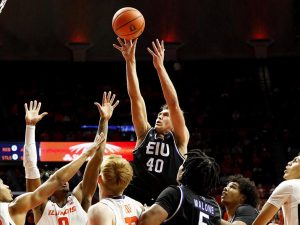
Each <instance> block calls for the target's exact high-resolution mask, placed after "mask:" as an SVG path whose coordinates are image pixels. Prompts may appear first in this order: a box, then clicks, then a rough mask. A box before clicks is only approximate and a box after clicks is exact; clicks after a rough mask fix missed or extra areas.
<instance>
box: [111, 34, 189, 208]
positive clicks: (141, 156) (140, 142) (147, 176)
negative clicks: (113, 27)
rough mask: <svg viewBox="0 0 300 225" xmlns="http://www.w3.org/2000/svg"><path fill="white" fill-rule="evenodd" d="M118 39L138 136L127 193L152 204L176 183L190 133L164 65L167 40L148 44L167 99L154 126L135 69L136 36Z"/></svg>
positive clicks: (116, 46)
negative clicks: (149, 118) (167, 188)
mask: <svg viewBox="0 0 300 225" xmlns="http://www.w3.org/2000/svg"><path fill="white" fill-rule="evenodd" d="M118 42H119V44H120V45H115V44H114V45H113V46H114V47H115V48H116V49H118V50H119V51H120V52H121V53H122V55H123V57H124V59H125V61H126V76H127V90H128V94H129V97H130V101H131V113H132V121H133V125H134V128H135V132H136V136H137V142H136V149H135V150H134V152H133V156H134V159H133V161H132V167H133V170H134V177H133V180H132V182H131V183H130V185H129V186H128V188H127V189H126V190H125V194H126V195H128V196H130V197H132V198H134V199H136V200H138V201H140V202H142V203H147V204H152V203H153V202H154V199H156V197H157V196H158V194H159V193H160V192H161V191H162V190H163V189H164V188H166V187H167V186H168V185H171V184H176V173H177V171H178V168H179V166H180V165H181V164H182V163H183V160H184V158H183V155H184V154H185V153H186V151H187V144H188V141H189V137H190V135H189V132H188V129H187V127H186V124H185V119H184V116H183V112H182V110H181V108H180V106H179V101H178V97H177V93H176V90H175V88H174V85H173V83H172V81H171V80H170V78H169V75H168V73H167V71H166V69H165V67H164V52H165V48H164V42H163V41H161V42H159V41H158V40H156V41H153V42H152V49H150V48H148V52H149V53H150V54H151V55H152V57H153V65H154V67H155V69H156V71H157V74H158V77H159V80H160V84H161V88H162V91H163V95H164V98H165V101H166V103H167V104H166V106H164V107H163V108H162V110H161V112H160V113H159V114H158V116H157V119H156V123H155V126H154V127H153V128H152V127H151V126H150V124H149V122H148V118H147V111H146V105H145V102H144V99H143V97H142V95H141V92H140V88H139V81H138V77H137V72H136V59H135V50H136V44H137V39H135V40H133V41H132V40H130V41H126V40H124V41H122V40H121V39H120V38H118Z"/></svg>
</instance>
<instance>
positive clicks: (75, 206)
mask: <svg viewBox="0 0 300 225" xmlns="http://www.w3.org/2000/svg"><path fill="white" fill-rule="evenodd" d="M83 224H87V213H86V212H85V211H84V210H83V208H82V206H81V204H80V203H79V201H78V200H77V199H76V197H75V196H73V195H71V196H69V197H68V199H67V204H65V205H64V207H62V208H60V207H59V206H58V205H57V204H56V203H54V202H52V201H48V202H47V204H46V207H45V209H44V212H43V215H42V217H41V218H40V220H39V222H38V223H37V225H83Z"/></svg>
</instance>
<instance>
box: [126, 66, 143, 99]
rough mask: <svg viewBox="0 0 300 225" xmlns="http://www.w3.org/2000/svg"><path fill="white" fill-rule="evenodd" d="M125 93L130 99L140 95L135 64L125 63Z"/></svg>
mask: <svg viewBox="0 0 300 225" xmlns="http://www.w3.org/2000/svg"><path fill="white" fill-rule="evenodd" d="M126 77H127V91H128V95H129V97H130V98H136V97H138V96H140V95H141V91H140V86H139V81H138V77H137V72H136V63H135V61H134V62H126Z"/></svg>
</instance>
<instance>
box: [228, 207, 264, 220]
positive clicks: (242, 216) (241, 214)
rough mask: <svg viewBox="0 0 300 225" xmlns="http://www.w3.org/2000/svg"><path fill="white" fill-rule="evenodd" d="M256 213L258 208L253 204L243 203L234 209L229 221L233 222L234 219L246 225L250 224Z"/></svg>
mask: <svg viewBox="0 0 300 225" xmlns="http://www.w3.org/2000/svg"><path fill="white" fill-rule="evenodd" d="M258 213H259V212H258V210H257V209H256V208H254V207H253V206H251V205H247V204H243V205H240V206H239V207H238V208H237V209H236V211H235V213H234V216H233V218H232V220H231V221H230V222H231V223H233V222H234V221H242V222H244V223H245V224H247V225H251V224H252V223H253V222H254V220H255V218H256V217H257V216H258Z"/></svg>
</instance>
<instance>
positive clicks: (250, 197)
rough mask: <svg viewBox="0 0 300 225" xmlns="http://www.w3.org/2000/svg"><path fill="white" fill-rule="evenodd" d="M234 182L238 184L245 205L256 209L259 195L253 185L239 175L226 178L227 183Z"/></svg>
mask: <svg viewBox="0 0 300 225" xmlns="http://www.w3.org/2000/svg"><path fill="white" fill-rule="evenodd" d="M229 182H235V183H238V184H239V190H240V193H241V194H243V195H244V196H245V197H246V199H245V202H244V203H245V204H248V205H251V206H253V207H254V208H256V207H257V206H258V204H259V195H258V192H257V189H256V186H255V183H254V182H253V181H251V180H250V179H249V178H246V177H243V176H242V175H241V174H236V175H231V176H229V177H228V183H229Z"/></svg>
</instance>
